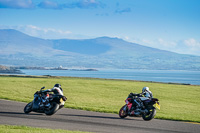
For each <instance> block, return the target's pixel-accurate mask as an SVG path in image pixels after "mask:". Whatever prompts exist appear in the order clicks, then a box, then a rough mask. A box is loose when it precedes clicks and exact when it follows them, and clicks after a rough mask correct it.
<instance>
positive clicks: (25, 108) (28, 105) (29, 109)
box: [24, 102, 33, 114]
mask: <svg viewBox="0 0 200 133" xmlns="http://www.w3.org/2000/svg"><path fill="white" fill-rule="evenodd" d="M32 105H33V103H32V102H30V103H28V104H27V105H26V106H25V107H24V113H26V114H28V113H30V112H31V111H32Z"/></svg>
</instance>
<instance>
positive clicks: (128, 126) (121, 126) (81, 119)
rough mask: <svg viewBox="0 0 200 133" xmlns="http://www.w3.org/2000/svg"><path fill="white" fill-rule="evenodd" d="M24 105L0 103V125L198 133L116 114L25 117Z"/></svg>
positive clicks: (198, 127) (194, 127)
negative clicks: (120, 116)
mask: <svg viewBox="0 0 200 133" xmlns="http://www.w3.org/2000/svg"><path fill="white" fill-rule="evenodd" d="M25 105H26V103H22V102H14V101H7V100H0V124H1V125H4V124H6V125H25V126H32V127H40V128H51V129H66V130H79V131H89V132H97V133H199V132H200V124H192V123H186V122H179V121H169V120H158V119H153V120H151V121H144V120H143V119H142V118H135V117H133V118H131V117H127V118H125V119H120V118H119V116H118V115H117V114H108V113H98V112H90V111H81V110H74V109H67V108H63V109H61V110H59V111H58V112H57V113H56V114H55V115H52V116H46V115H45V114H41V113H34V112H31V113H30V114H24V112H23V109H24V106H25Z"/></svg>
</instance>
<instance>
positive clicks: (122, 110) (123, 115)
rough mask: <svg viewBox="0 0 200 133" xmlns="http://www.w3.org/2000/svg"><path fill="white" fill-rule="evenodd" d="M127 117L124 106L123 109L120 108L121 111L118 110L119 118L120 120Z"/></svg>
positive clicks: (125, 106)
mask: <svg viewBox="0 0 200 133" xmlns="http://www.w3.org/2000/svg"><path fill="white" fill-rule="evenodd" d="M127 116H128V110H127V105H124V106H123V107H121V109H120V110H119V117H120V118H125V117H127Z"/></svg>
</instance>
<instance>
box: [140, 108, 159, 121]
mask: <svg viewBox="0 0 200 133" xmlns="http://www.w3.org/2000/svg"><path fill="white" fill-rule="evenodd" d="M148 111H149V112H148V113H145V114H143V115H142V118H143V120H145V121H150V120H151V119H153V118H154V116H155V115H156V109H155V108H152V109H149V110H148Z"/></svg>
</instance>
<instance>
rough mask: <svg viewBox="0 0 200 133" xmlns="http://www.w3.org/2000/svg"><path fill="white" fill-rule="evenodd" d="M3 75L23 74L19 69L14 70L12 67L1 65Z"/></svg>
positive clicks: (0, 69)
mask: <svg viewBox="0 0 200 133" xmlns="http://www.w3.org/2000/svg"><path fill="white" fill-rule="evenodd" d="M1 73H9V74H10V73H12V74H22V72H21V71H20V70H17V69H15V68H12V67H7V66H2V65H0V74H1Z"/></svg>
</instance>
